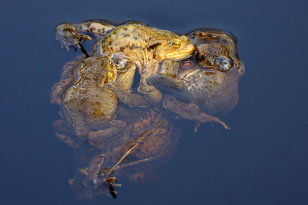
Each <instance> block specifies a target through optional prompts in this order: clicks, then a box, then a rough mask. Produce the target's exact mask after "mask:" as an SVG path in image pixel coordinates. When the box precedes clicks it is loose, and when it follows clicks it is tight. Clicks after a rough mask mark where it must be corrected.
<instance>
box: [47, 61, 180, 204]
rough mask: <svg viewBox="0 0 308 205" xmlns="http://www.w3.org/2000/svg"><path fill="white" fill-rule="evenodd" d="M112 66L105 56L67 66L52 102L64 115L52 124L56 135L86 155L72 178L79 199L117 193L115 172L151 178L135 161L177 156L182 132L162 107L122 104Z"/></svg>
mask: <svg viewBox="0 0 308 205" xmlns="http://www.w3.org/2000/svg"><path fill="white" fill-rule="evenodd" d="M77 62H78V61H77ZM75 63H76V62H75ZM113 66H114V62H113V61H110V59H109V58H108V57H107V56H104V57H90V58H87V59H85V60H81V62H80V63H79V64H78V63H76V64H74V63H71V64H68V65H67V66H66V67H65V68H64V75H63V78H62V79H61V81H60V82H59V83H57V84H56V85H55V86H54V87H53V95H52V102H54V103H57V104H59V106H60V116H61V118H62V119H60V120H57V121H55V122H54V127H55V129H56V135H57V137H58V138H59V139H61V140H62V141H64V142H65V143H67V144H68V145H70V146H72V147H75V148H78V150H79V151H78V152H79V153H80V154H79V156H80V158H82V159H85V158H87V160H85V162H83V163H81V168H80V169H78V171H77V172H76V177H75V178H74V179H72V180H70V185H71V186H72V187H73V189H75V190H78V192H77V193H76V194H77V195H78V197H81V198H91V197H93V196H94V195H95V194H98V193H104V194H107V195H108V194H110V193H113V192H111V190H112V189H114V187H116V186H117V184H116V182H115V180H112V179H115V177H114V176H113V175H114V174H115V172H116V175H117V176H120V175H123V174H125V175H126V176H128V177H129V178H130V179H132V180H142V181H144V180H147V176H146V175H145V173H144V171H143V169H142V166H141V167H140V166H139V167H138V166H137V165H141V164H144V163H150V162H151V164H152V162H155V164H161V163H162V161H165V160H166V159H167V158H169V157H170V156H172V155H173V154H172V153H174V151H175V148H174V147H176V144H177V139H178V135H176V134H175V133H174V132H173V127H172V126H171V125H170V123H169V122H168V121H166V120H165V119H164V118H163V117H162V115H161V114H160V112H159V111H154V110H153V109H146V110H145V109H129V108H125V107H119V105H118V98H117V94H116V93H115V92H114V90H113V89H114V88H115V86H116V83H117V77H118V75H117V72H116V70H115V69H113ZM69 72H71V75H68V73H69ZM68 82H70V83H68ZM90 153H92V154H90ZM128 154H129V158H128V159H127V158H126V156H127V155H128ZM83 161H84V160H83ZM132 167H133V168H132ZM113 191H114V190H113ZM114 194H115V193H113V196H115V195H114Z"/></svg>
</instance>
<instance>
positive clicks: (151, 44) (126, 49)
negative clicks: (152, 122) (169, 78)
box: [56, 22, 195, 104]
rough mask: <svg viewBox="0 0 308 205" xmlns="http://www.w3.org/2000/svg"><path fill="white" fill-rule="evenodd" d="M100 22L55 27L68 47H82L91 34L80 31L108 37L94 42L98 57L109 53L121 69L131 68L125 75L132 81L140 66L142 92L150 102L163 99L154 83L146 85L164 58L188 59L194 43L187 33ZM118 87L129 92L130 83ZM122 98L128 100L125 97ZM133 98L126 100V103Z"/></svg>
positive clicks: (140, 90)
mask: <svg viewBox="0 0 308 205" xmlns="http://www.w3.org/2000/svg"><path fill="white" fill-rule="evenodd" d="M99 23H100V22H87V23H84V24H81V25H76V24H61V25H59V26H58V27H57V29H56V38H57V39H58V40H59V41H60V42H61V44H62V45H63V46H65V47H66V48H68V46H69V45H74V46H76V47H78V48H80V44H79V43H80V42H81V41H84V40H89V39H90V37H88V36H87V35H83V34H80V33H78V32H77V31H79V32H84V31H87V32H89V33H92V34H94V35H96V36H97V37H99V36H104V35H105V38H102V39H99V40H98V42H97V43H96V45H95V48H94V50H96V56H101V55H108V56H109V57H110V58H112V59H113V60H114V61H115V62H117V66H116V67H117V69H118V70H120V71H121V70H122V71H123V70H130V71H129V73H131V75H130V76H129V77H130V79H128V77H125V79H126V80H127V81H129V82H132V81H133V77H134V72H135V69H136V67H137V68H138V71H139V73H140V76H141V79H140V83H139V88H138V91H139V93H141V94H144V95H145V96H147V97H148V98H149V99H150V102H151V103H154V104H156V103H158V102H160V100H161V97H162V95H161V93H160V92H159V91H158V90H157V89H155V87H154V86H150V85H148V84H147V79H148V77H149V76H151V75H152V74H153V73H156V72H157V70H158V66H159V63H161V62H162V61H163V60H165V59H173V60H179V59H182V58H186V57H188V56H189V55H191V54H192V53H193V52H194V50H195V46H194V45H193V44H192V43H191V42H190V40H189V39H188V38H187V37H186V36H178V35H176V34H175V33H172V32H170V31H166V30H161V29H157V28H152V27H148V26H146V25H144V24H141V23H137V22H128V23H125V24H123V25H120V26H117V27H114V26H113V25H110V26H109V27H108V25H106V24H101V26H100V27H99V26H98V25H99ZM95 25H96V26H95ZM98 30H99V31H100V32H98ZM97 33H99V34H97ZM119 79H120V78H119ZM120 85H122V84H120ZM118 88H121V89H122V90H126V91H128V93H129V92H130V89H131V84H125V86H119V87H118ZM120 98H121V97H120ZM130 99H132V98H130ZM123 101H124V102H125V99H123ZM130 101H131V100H126V103H130Z"/></svg>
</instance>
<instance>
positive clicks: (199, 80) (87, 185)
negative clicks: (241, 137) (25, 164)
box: [52, 21, 244, 198]
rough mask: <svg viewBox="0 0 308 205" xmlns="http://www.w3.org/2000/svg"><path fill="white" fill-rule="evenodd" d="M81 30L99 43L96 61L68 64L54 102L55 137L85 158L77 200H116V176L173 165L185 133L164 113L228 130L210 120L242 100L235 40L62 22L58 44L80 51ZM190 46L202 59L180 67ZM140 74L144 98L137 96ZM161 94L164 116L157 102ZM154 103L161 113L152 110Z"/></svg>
mask: <svg viewBox="0 0 308 205" xmlns="http://www.w3.org/2000/svg"><path fill="white" fill-rule="evenodd" d="M80 32H88V33H91V34H94V35H95V36H96V37H97V38H98V39H99V40H98V42H97V43H96V45H95V48H94V52H95V54H94V57H90V58H88V59H85V58H78V59H76V60H75V61H72V62H71V63H68V64H67V65H66V66H65V67H64V71H63V75H62V79H61V81H60V82H59V83H57V84H56V85H55V86H54V87H53V92H52V102H53V103H57V104H59V106H60V116H61V120H58V121H56V122H55V123H54V125H55V128H56V134H57V136H58V137H59V138H60V139H61V140H63V141H64V142H66V143H67V144H69V145H71V146H73V147H76V148H78V153H79V157H80V159H86V160H83V162H82V163H81V168H80V169H78V170H77V172H76V177H75V178H74V179H72V180H70V185H71V186H72V187H73V189H75V190H76V191H77V195H78V196H79V197H81V198H91V197H93V196H94V195H96V194H106V195H108V194H111V195H112V196H113V197H114V196H115V190H114V188H115V187H116V186H117V184H116V181H115V179H116V178H115V177H114V174H116V175H117V176H120V175H128V177H129V178H130V179H131V180H145V179H147V177H146V176H145V174H144V169H143V168H144V166H143V165H144V164H148V163H150V164H161V163H162V162H163V161H165V160H166V159H169V158H170V157H171V156H172V155H173V154H174V151H175V147H176V145H177V140H178V137H179V135H177V134H176V132H175V131H174V128H173V127H172V125H171V124H170V122H168V121H167V120H166V119H165V118H164V117H163V115H162V114H163V112H165V111H166V110H167V111H170V112H173V113H175V114H177V115H178V116H179V117H182V118H184V119H190V120H194V121H195V122H196V123H197V124H200V123H205V122H216V123H220V124H222V125H223V126H224V127H225V128H226V129H228V128H229V127H228V126H227V125H226V124H225V123H224V122H222V121H221V120H220V119H218V118H217V117H214V116H211V115H216V114H218V113H224V112H228V111H230V110H232V109H233V108H234V106H235V105H236V104H237V102H238V92H237V87H238V79H239V76H240V75H242V74H243V72H244V67H243V64H241V62H240V61H239V59H238V57H237V51H236V45H235V40H234V38H233V37H232V36H230V35H226V34H224V33H223V32H220V31H209V30H195V31H192V32H190V33H188V34H187V36H188V38H189V39H188V38H187V37H186V36H180V37H179V36H177V35H175V34H173V33H171V32H169V31H164V30H160V29H154V28H150V27H148V26H146V25H143V24H141V23H136V22H130V23H128V24H123V25H118V26H115V25H112V24H110V23H108V22H107V23H104V22H96V21H91V22H86V23H83V24H79V25H76V24H62V25H60V26H58V27H57V38H58V40H60V42H61V43H62V44H63V46H65V47H66V48H69V46H71V45H74V46H76V47H80V45H81V44H80V41H82V40H90V37H89V36H87V35H84V34H80ZM111 33H112V35H111ZM136 37H138V38H137V39H136ZM178 40H180V41H178ZM174 42H176V43H175V44H174ZM190 42H193V43H194V44H195V45H196V47H197V51H198V52H197V53H196V55H195V56H193V57H192V58H191V59H188V60H183V61H176V60H179V59H181V58H183V57H184V56H185V57H187V55H188V54H191V52H192V50H193V49H187V48H188V47H189V45H190ZM178 44H180V46H179V45H178ZM183 45H184V47H181V46H183ZM178 46H179V47H178ZM187 46H188V47H187ZM179 48H183V49H184V50H181V49H179ZM193 48H195V46H194V45H193ZM185 49H186V50H185ZM187 50H188V51H189V52H186V51H187ZM159 65H160V67H159ZM136 68H138V71H139V73H140V74H141V81H140V84H139V87H138V91H139V93H141V94H142V95H139V94H134V93H132V83H133V79H134V75H135V69H136ZM157 88H158V89H159V90H157ZM161 92H162V93H164V94H165V95H164V100H163V103H162V105H163V108H164V109H165V110H162V109H161V107H160V105H159V104H158V102H160V100H161V98H162V95H161ZM145 96H146V97H145ZM119 103H120V104H119ZM121 103H124V104H126V105H128V106H129V107H130V108H128V107H126V106H124V105H121ZM150 104H154V105H155V108H154V109H149V108H148V107H149V105H150ZM144 108H147V109H144ZM210 114H211V115H210ZM89 153H92V154H89ZM154 162H155V163H154Z"/></svg>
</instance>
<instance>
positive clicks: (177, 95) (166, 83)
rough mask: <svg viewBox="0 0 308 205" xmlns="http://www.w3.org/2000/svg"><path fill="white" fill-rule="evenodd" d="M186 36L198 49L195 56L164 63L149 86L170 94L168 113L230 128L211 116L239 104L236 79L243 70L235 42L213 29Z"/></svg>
mask: <svg viewBox="0 0 308 205" xmlns="http://www.w3.org/2000/svg"><path fill="white" fill-rule="evenodd" d="M188 37H189V38H190V39H191V40H192V42H194V43H195V44H196V46H197V49H198V52H197V54H196V57H195V58H192V59H190V60H185V61H182V62H175V61H165V62H164V64H163V65H162V66H161V70H160V72H159V73H158V74H157V75H153V76H152V77H151V78H150V79H149V83H150V84H153V85H154V86H156V87H157V88H159V89H160V90H162V91H163V92H166V93H168V94H172V96H169V95H166V97H165V100H164V103H163V105H164V107H165V108H166V109H167V110H170V111H172V112H174V113H176V114H178V115H180V116H182V117H184V118H185V119H191V120H195V121H196V122H198V123H203V122H217V123H220V124H222V125H223V126H224V127H225V128H226V129H229V127H228V126H227V125H226V124H225V123H224V122H222V121H221V120H219V119H218V118H216V117H213V116H210V115H217V114H222V113H227V112H229V111H231V110H232V109H233V108H234V107H235V105H236V104H237V103H238V98H239V97H238V80H239V77H240V76H241V75H242V74H243V73H244V70H245V68H244V65H243V64H242V63H241V62H240V59H239V58H238V55H237V50H236V39H235V37H234V36H233V35H231V34H228V33H225V32H222V31H221V30H214V29H198V30H194V31H192V32H190V33H188ZM177 99H178V100H180V101H181V102H180V101H178V100H177ZM201 111H203V112H201Z"/></svg>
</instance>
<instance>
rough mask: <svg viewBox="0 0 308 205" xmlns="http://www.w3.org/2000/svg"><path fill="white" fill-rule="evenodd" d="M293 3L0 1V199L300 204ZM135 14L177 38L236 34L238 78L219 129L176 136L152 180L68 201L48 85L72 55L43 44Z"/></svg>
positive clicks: (299, 82)
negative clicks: (67, 26) (60, 30)
mask: <svg viewBox="0 0 308 205" xmlns="http://www.w3.org/2000/svg"><path fill="white" fill-rule="evenodd" d="M307 6H308V5H307V3H305V1H299V0H294V1H268V0H267V1H265V0H259V1H256V2H250V1H244V0H233V1H227V0H217V1H183V0H178V1H149V2H146V1H141V0H140V1H138V0H131V1H124V0H123V1H118V0H113V1H102V0H101V1H79V0H75V1H66V2H65V3H63V1H62V0H61V1H60V0H54V1H38V0H29V1H13V0H12V1H5V2H2V3H1V8H0V17H1V18H0V19H1V20H0V22H1V24H0V25H1V55H0V67H1V71H0V72H1V75H0V76H1V80H0V86H1V89H0V94H1V102H0V103H1V106H0V113H1V115H0V116H1V129H0V136H1V142H0V153H1V154H0V162H1V166H0V204H1V205H2V204H3V205H7V204H10V205H11V204H31V205H32V204H111V203H112V204H124V203H125V204H145V203H146V204H188V203H192V204H213V205H214V204H215V205H218V204H222V205H233V204H234V205H240V204H243V205H244V204H245V205H246V204H249V205H259V204H263V205H267V204H271V205H272V204H280V205H284V204H286V205H289V204H296V205H301V204H308V198H307V192H308V174H307V173H308V149H307V146H308V106H307V100H308V96H307V90H308V85H307V76H308V69H307V56H308V51H307V46H308V40H307V38H308V13H307V8H308V7H307ZM89 18H106V19H110V20H113V21H118V22H120V21H125V20H128V19H137V20H142V21H145V22H147V23H149V24H150V25H152V26H155V27H159V28H164V29H168V30H172V31H175V32H182V33H185V32H187V31H189V30H191V29H193V28H196V27H216V28H221V29H227V30H230V31H232V32H233V33H234V34H235V35H236V36H237V37H238V51H239V54H240V57H241V59H242V60H243V62H244V63H245V65H246V69H247V72H246V74H245V75H244V77H243V78H242V79H241V81H240V86H239V87H240V89H239V94H240V103H239V104H238V106H237V107H236V108H235V109H234V110H233V111H232V112H231V113H229V114H228V115H227V116H225V117H224V118H223V120H224V121H225V122H227V124H228V125H229V126H231V130H230V131H225V130H224V129H223V128H222V127H221V126H219V125H214V126H213V127H212V126H210V125H202V126H201V127H200V129H199V132H198V133H194V132H193V124H192V123H191V122H188V121H186V122H181V123H182V124H181V126H182V127H183V133H182V137H181V140H180V144H179V148H178V151H177V154H176V156H175V157H174V158H173V160H171V161H170V162H169V163H167V164H166V165H165V166H163V167H162V168H161V170H160V172H161V174H163V175H164V176H165V178H166V180H164V181H163V182H162V183H156V184H130V183H127V184H125V186H124V187H123V188H121V189H120V194H119V199H117V200H113V199H108V198H105V197H98V198H97V199H96V200H93V201H80V200H77V199H76V198H75V196H74V194H73V192H72V191H71V188H70V187H69V185H68V184H67V180H68V179H69V178H71V177H73V175H74V169H75V166H76V164H77V162H76V160H75V158H74V157H73V152H72V150H71V148H69V147H68V146H66V145H64V144H63V143H61V142H60V141H59V140H58V139H57V138H56V137H55V135H54V133H53V129H52V126H51V123H52V121H54V120H55V119H57V118H58V116H57V112H58V108H57V107H56V106H54V105H51V104H49V95H50V89H51V86H52V85H53V84H54V83H55V82H57V81H58V80H59V77H60V72H61V69H62V66H63V65H64V63H65V62H66V61H68V60H71V59H72V58H73V57H74V56H76V55H77V54H76V53H74V52H69V53H68V52H66V51H65V50H64V49H61V48H60V46H59V43H58V42H56V40H55V37H54V28H55V26H56V25H57V24H58V23H60V22H65V21H66V22H81V21H83V20H85V19H89Z"/></svg>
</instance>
